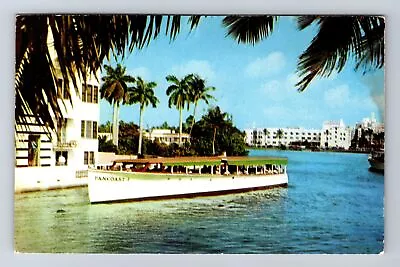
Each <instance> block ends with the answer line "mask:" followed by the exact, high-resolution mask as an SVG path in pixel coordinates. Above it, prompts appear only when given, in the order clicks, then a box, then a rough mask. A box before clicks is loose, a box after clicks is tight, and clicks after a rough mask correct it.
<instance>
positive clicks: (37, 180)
mask: <svg viewBox="0 0 400 267" xmlns="http://www.w3.org/2000/svg"><path fill="white" fill-rule="evenodd" d="M50 40H51V39H50ZM51 44H52V42H51V41H50V42H49V46H50V45H51ZM51 56H52V57H53V58H54V59H55V58H56V56H55V53H54V54H53V55H51ZM59 77H60V78H58V79H57V81H56V85H57V95H58V104H59V106H60V107H61V109H62V115H63V118H64V119H63V120H60V121H57V122H56V121H55V122H54V123H55V125H56V130H55V131H51V132H50V133H49V132H48V131H47V129H45V126H44V124H43V122H42V121H41V119H40V118H37V117H35V115H34V114H33V113H32V112H31V113H30V114H26V121H25V123H23V124H18V125H16V127H15V128H16V131H15V152H16V158H15V166H16V169H15V190H16V191H30V190H38V189H46V188H52V187H55V188H56V187H65V186H73V185H82V184H85V183H87V181H86V179H82V178H84V177H87V169H88V166H94V165H95V162H96V157H97V151H98V139H97V127H98V121H99V116H100V112H99V104H98V102H99V83H98V81H97V80H96V79H95V77H87V80H86V84H84V82H82V81H81V82H79V81H80V80H79V79H78V77H77V83H78V88H75V87H74V85H73V83H72V81H70V83H69V88H70V90H69V91H70V94H71V95H70V96H68V94H66V91H65V81H64V80H63V79H62V78H61V77H62V76H61V75H60V76H59ZM71 103H73V105H72V104H71Z"/></svg>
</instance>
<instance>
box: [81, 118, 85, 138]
mask: <svg viewBox="0 0 400 267" xmlns="http://www.w3.org/2000/svg"><path fill="white" fill-rule="evenodd" d="M81 137H85V121H81Z"/></svg>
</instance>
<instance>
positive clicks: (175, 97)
mask: <svg viewBox="0 0 400 267" xmlns="http://www.w3.org/2000/svg"><path fill="white" fill-rule="evenodd" d="M191 77H192V74H189V75H186V76H185V77H183V78H182V79H180V80H179V79H178V78H176V77H175V76H174V75H168V76H167V77H166V79H167V81H168V82H170V83H172V84H171V85H170V86H168V88H167V96H169V100H168V107H169V108H171V107H172V105H174V106H175V107H176V108H177V109H178V110H179V145H181V144H182V110H183V108H184V107H185V104H187V107H188V108H189V104H190V102H191V99H190V91H189V82H190V79H191Z"/></svg>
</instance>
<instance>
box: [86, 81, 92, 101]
mask: <svg viewBox="0 0 400 267" xmlns="http://www.w3.org/2000/svg"><path fill="white" fill-rule="evenodd" d="M86 93H87V96H86V100H87V102H88V103H92V102H93V99H92V95H93V86H92V85H90V84H89V85H88V87H87V90H86Z"/></svg>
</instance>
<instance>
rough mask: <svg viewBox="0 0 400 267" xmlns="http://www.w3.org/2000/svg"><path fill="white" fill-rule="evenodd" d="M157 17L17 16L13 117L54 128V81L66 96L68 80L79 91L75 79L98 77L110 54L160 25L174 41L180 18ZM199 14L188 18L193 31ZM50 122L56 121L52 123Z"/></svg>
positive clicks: (152, 34)
mask: <svg viewBox="0 0 400 267" xmlns="http://www.w3.org/2000/svg"><path fill="white" fill-rule="evenodd" d="M167 19H168V21H167V23H163V21H162V20H163V16H161V15H61V16H56V15H22V16H17V18H16V50H15V57H16V63H15V92H16V105H15V119H16V123H17V124H18V123H19V122H23V121H24V120H25V119H26V117H25V115H26V114H28V113H29V114H32V113H33V114H37V117H38V119H40V120H42V121H43V122H44V123H46V124H47V125H48V126H49V127H50V129H54V126H55V124H54V121H56V120H58V119H60V118H62V114H61V107H60V106H59V104H58V101H57V94H56V92H57V90H56V88H57V87H56V84H55V81H56V80H57V78H59V77H60V76H61V77H62V78H63V79H64V81H65V84H66V93H67V94H70V89H69V87H68V84H69V81H72V83H73V85H74V87H75V90H78V86H77V83H78V81H77V80H78V79H82V80H83V81H84V80H85V79H86V77H87V76H88V74H92V75H94V76H96V72H97V71H98V70H99V69H100V68H101V64H102V62H103V60H104V59H105V58H107V59H109V55H110V53H113V54H114V55H116V54H118V55H122V57H123V56H124V53H125V49H126V47H128V48H129V51H130V52H132V51H133V49H135V48H142V47H144V46H145V45H148V44H149V43H150V41H151V40H152V39H154V38H156V37H157V36H158V35H159V33H160V30H161V28H162V27H164V25H165V27H166V34H167V35H169V36H170V38H171V39H174V38H175V37H176V35H177V34H178V33H179V31H180V23H181V16H167ZM199 21H200V17H199V16H193V17H191V18H189V21H188V22H189V24H190V26H191V29H193V28H194V27H195V26H196V25H198V23H199ZM53 120H54V121H53Z"/></svg>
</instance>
